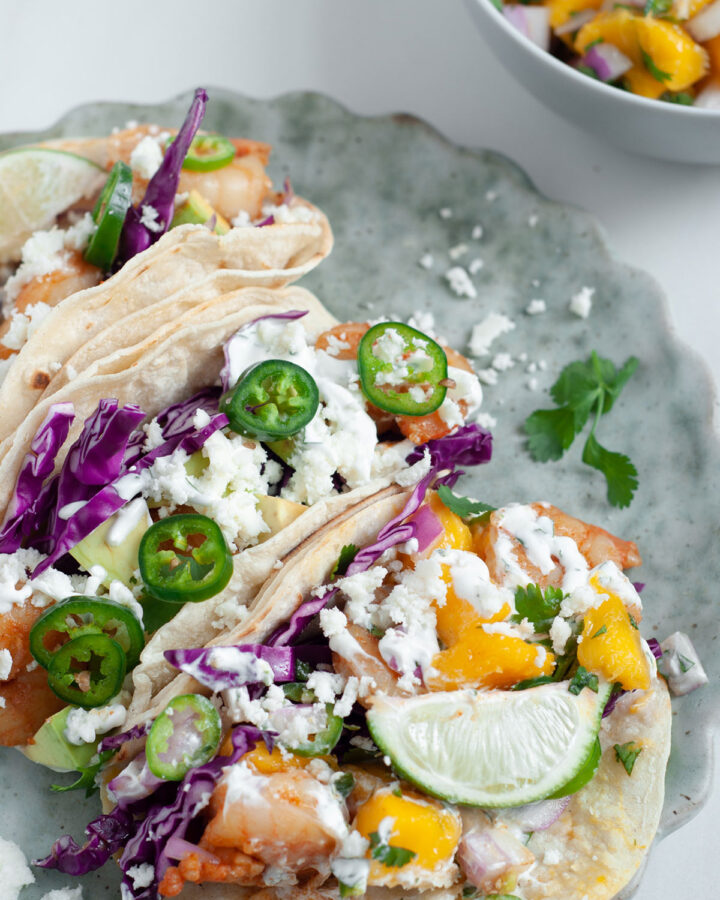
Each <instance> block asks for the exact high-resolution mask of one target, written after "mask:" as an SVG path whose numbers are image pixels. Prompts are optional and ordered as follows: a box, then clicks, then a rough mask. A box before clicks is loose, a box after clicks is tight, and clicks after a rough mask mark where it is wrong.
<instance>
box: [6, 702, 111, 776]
mask: <svg viewBox="0 0 720 900" xmlns="http://www.w3.org/2000/svg"><path fill="white" fill-rule="evenodd" d="M71 709H73V707H72V706H66V707H65V708H64V709H61V710H60V712H56V713H55V715H53V716H50V718H49V719H45V721H44V722H43V724H42V725H41V726H40V728H39V729H38V730H37V732H36V733H35V735H34V737H33V738H32V740H31V741H30V743H29V744H28V745H27V746H26V747H22V748H21V750H22V753H24V755H25V756H27V758H28V759H31V760H32V761H33V762H36V763H39V764H40V765H41V766H47V767H48V768H49V769H53V770H54V771H55V772H75V771H77V770H79V769H82V768H84V767H85V766H87V765H89V764H90V760H91V759H92V758H93V756H95V753H96V751H97V742H93V743H92V744H80V745H79V746H76V745H75V744H71V743H70V742H69V741H67V740H66V739H65V734H64V732H65V724H66V722H67V717H68V713H69V712H70V710H71Z"/></svg>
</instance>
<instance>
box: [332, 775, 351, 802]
mask: <svg viewBox="0 0 720 900" xmlns="http://www.w3.org/2000/svg"><path fill="white" fill-rule="evenodd" d="M332 785H333V787H334V788H335V790H336V791H337V792H338V794H340V796H341V797H348V796H350V794H351V793H352V789H353V788H354V787H355V778H354V777H353V774H352V772H343V773H342V775H339V776H338V777H337V778H333V780H332Z"/></svg>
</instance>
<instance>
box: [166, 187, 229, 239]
mask: <svg viewBox="0 0 720 900" xmlns="http://www.w3.org/2000/svg"><path fill="white" fill-rule="evenodd" d="M213 216H215V227H214V229H213V231H214V232H215V234H227V233H228V231H230V225H229V223H228V221H227V219H224V218H223V217H222V216H221V215H220V213H218V212H216V211H215V210H214V209H213V208H212V206H210V204H209V203H208V202H207V200H206V199H205V198H204V197H203V195H202V194H201V193H199V191H196V190H192V191H190V193H189V194H188V196H187V200H185V201H184V202H183V203H181V204H180V205H179V206H178V207H177V209H176V210H175V215H174V216H173V219H172V222H171V223H170V227H171V228H175V227H176V226H178V225H204V224H205V223H206V222H209V221H210V219H212V217H213Z"/></svg>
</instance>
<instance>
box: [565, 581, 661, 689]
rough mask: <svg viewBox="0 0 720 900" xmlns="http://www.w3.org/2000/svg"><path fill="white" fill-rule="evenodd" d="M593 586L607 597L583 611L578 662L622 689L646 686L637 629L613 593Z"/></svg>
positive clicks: (647, 680) (646, 674) (647, 673)
mask: <svg viewBox="0 0 720 900" xmlns="http://www.w3.org/2000/svg"><path fill="white" fill-rule="evenodd" d="M592 583H593V581H592V580H591V584H592ZM593 587H594V588H595V590H597V592H598V593H600V594H605V595H607V599H606V600H603V602H602V603H601V604H600V606H598V607H596V608H594V609H590V610H588V612H587V613H586V614H585V620H584V622H583V630H582V640H581V641H580V643H579V644H578V662H579V663H580V665H583V666H585V668H586V669H588V670H589V671H590V672H594V673H595V674H597V675H601V676H602V677H603V678H604V679H606V680H607V681H613V682H614V681H617V682H619V683H620V684H621V685H622V687H623V688H624V689H625V690H626V691H632V690H636V689H639V690H647V689H648V688H649V687H650V667H649V665H648V661H647V659H646V658H645V654H644V653H643V648H642V644H641V642H640V632H639V631H638V630H637V628H635V626H634V625H633V624H632V622H631V621H630V615H629V613H628V611H627V610H626V609H625V606H624V604H623V602H622V600H621V599H620V598H619V597H618V596H617V595H616V594H614V593H612V592H611V591H608V590H607V588H605V587H602V586H600V585H598V584H593Z"/></svg>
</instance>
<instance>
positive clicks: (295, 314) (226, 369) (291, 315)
mask: <svg viewBox="0 0 720 900" xmlns="http://www.w3.org/2000/svg"><path fill="white" fill-rule="evenodd" d="M307 314H308V311H307V310H306V309H290V310H288V311H287V312H284V313H271V314H270V315H267V316H258V317H257V319H253V320H252V321H251V322H246V323H245V325H243V326H242V328H238V330H237V331H236V332H235V334H233V335H231V337H229V338H228V339H227V340H226V341H225V344H224V346H223V352H224V353H225V365H224V366H223V367H222V369H221V371H220V380H221V382H222V386H223V391H229V390H230V388H231V387H233V385H232V384H230V371H231V366H230V346H231V344H232V342H233V340H234V338H235V337H236V335H238V334H242V332H243V331H247V329H248V328H252V327H253V325H257V323H258V322H265V321H267V320H269V319H287V320H292V319H302V317H303V316H306V315H307Z"/></svg>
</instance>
